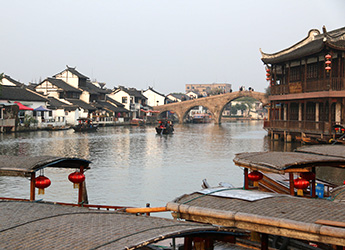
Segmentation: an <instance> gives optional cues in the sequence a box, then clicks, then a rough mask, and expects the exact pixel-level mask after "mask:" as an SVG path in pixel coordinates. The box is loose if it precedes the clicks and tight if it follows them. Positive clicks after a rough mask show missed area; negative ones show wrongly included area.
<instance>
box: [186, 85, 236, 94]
mask: <svg viewBox="0 0 345 250" xmlns="http://www.w3.org/2000/svg"><path fill="white" fill-rule="evenodd" d="M230 90H231V84H229V83H211V84H186V93H188V92H190V91H193V92H195V93H198V94H200V95H202V96H208V95H210V94H212V93H228V92H230Z"/></svg>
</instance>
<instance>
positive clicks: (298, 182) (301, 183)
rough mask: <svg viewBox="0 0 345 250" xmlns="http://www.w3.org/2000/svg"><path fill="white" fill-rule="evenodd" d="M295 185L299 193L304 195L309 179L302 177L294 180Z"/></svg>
mask: <svg viewBox="0 0 345 250" xmlns="http://www.w3.org/2000/svg"><path fill="white" fill-rule="evenodd" d="M294 186H295V188H297V195H299V196H303V189H306V188H307V187H308V186H309V181H307V180H306V179H303V178H301V177H299V178H297V179H295V180H294Z"/></svg>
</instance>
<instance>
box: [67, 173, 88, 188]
mask: <svg viewBox="0 0 345 250" xmlns="http://www.w3.org/2000/svg"><path fill="white" fill-rule="evenodd" d="M68 179H69V180H70V182H73V188H79V184H80V183H82V182H83V181H85V175H84V174H82V173H80V172H77V171H76V172H74V173H71V174H70V175H69V176H68Z"/></svg>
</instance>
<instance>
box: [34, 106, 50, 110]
mask: <svg viewBox="0 0 345 250" xmlns="http://www.w3.org/2000/svg"><path fill="white" fill-rule="evenodd" d="M34 110H35V111H51V109H47V108H45V107H43V106H42V105H41V106H39V107H38V108H35V109H34Z"/></svg>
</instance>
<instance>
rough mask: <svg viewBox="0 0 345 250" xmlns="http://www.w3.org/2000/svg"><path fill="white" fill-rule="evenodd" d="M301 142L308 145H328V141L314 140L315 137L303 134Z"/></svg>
mask: <svg viewBox="0 0 345 250" xmlns="http://www.w3.org/2000/svg"><path fill="white" fill-rule="evenodd" d="M301 141H302V143H303V144H307V145H316V144H326V143H327V141H326V140H324V139H322V138H314V137H309V136H306V134H304V133H303V134H302V136H301Z"/></svg>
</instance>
